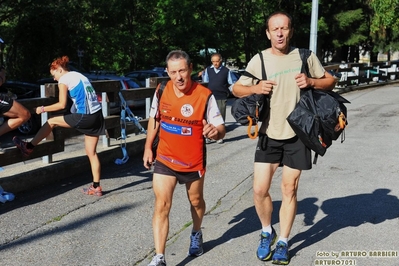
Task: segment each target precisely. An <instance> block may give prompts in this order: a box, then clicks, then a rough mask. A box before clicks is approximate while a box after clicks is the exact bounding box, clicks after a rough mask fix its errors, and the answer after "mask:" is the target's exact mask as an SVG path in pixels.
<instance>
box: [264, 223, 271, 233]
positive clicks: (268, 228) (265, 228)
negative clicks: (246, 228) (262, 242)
mask: <svg viewBox="0 0 399 266" xmlns="http://www.w3.org/2000/svg"><path fill="white" fill-rule="evenodd" d="M262 232H263V233H269V234H271V233H272V225H271V224H269V225H268V226H263V227H262Z"/></svg>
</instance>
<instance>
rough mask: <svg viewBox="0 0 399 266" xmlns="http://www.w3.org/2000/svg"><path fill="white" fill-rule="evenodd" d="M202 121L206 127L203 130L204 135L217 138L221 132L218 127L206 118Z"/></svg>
mask: <svg viewBox="0 0 399 266" xmlns="http://www.w3.org/2000/svg"><path fill="white" fill-rule="evenodd" d="M202 123H203V125H204V128H203V130H202V134H203V135H204V137H205V138H208V139H214V140H216V139H217V137H218V134H219V131H218V130H217V128H216V127H215V126H214V125H212V124H208V122H207V121H206V120H205V119H203V120H202Z"/></svg>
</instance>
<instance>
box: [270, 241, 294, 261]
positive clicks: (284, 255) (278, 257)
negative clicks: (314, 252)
mask: <svg viewBox="0 0 399 266" xmlns="http://www.w3.org/2000/svg"><path fill="white" fill-rule="evenodd" d="M289 262H290V255H289V253H288V245H287V243H285V242H283V241H278V242H277V244H276V249H275V250H274V254H273V257H272V263H273V264H277V265H287V264H288V263H289Z"/></svg>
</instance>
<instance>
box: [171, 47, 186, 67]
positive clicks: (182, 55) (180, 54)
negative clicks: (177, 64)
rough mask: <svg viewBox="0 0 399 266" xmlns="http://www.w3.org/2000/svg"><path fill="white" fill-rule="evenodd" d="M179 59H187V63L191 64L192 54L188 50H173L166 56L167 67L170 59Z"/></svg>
mask: <svg viewBox="0 0 399 266" xmlns="http://www.w3.org/2000/svg"><path fill="white" fill-rule="evenodd" d="M178 59H184V60H186V62H187V65H190V63H191V59H190V56H189V55H188V54H187V53H186V52H184V51H182V50H173V51H171V52H170V53H169V54H168V55H167V56H166V67H168V62H169V60H178Z"/></svg>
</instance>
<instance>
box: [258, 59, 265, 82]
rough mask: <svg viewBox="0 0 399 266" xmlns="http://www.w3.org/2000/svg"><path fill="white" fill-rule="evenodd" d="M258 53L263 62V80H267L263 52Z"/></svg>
mask: <svg viewBox="0 0 399 266" xmlns="http://www.w3.org/2000/svg"><path fill="white" fill-rule="evenodd" d="M258 54H259V57H260V63H261V66H262V80H267V75H266V68H265V61H264V60H263V55H262V52H259V53H258Z"/></svg>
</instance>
